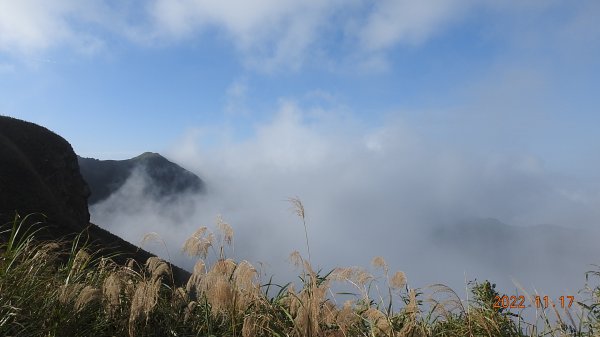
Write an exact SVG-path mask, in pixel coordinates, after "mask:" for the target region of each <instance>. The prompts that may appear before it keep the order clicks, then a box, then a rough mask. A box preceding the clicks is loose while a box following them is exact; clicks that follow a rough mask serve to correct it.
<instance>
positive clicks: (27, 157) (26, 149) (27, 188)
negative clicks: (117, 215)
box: [0, 116, 189, 282]
mask: <svg viewBox="0 0 600 337" xmlns="http://www.w3.org/2000/svg"><path fill="white" fill-rule="evenodd" d="M159 161H160V159H159ZM148 167H152V165H149V166H148ZM157 172H158V173H156V175H157V176H158V177H162V176H161V174H163V175H164V177H165V178H164V180H166V181H168V178H169V173H168V172H167V173H162V172H161V171H160V170H157ZM89 195H90V190H89V188H88V185H87V184H86V183H85V181H84V180H83V178H82V176H81V173H80V171H79V164H78V161H77V156H76V155H75V152H73V148H72V147H71V145H70V144H69V143H68V142H67V141H66V140H65V139H63V138H62V137H60V136H58V135H57V134H55V133H53V132H52V131H50V130H48V129H46V128H44V127H41V126H39V125H36V124H33V123H29V122H25V121H22V120H19V119H15V118H11V117H5V116H0V225H5V224H7V223H8V222H9V221H11V220H12V219H13V218H14V216H15V212H18V213H19V214H21V215H26V214H29V213H34V212H35V213H41V214H44V215H45V216H46V217H47V221H46V222H45V223H44V224H43V226H44V230H43V231H42V232H40V233H39V235H38V238H42V239H51V240H54V239H62V238H69V237H73V236H74V235H76V234H79V233H84V235H85V236H88V237H89V239H90V242H91V243H92V244H93V245H94V246H95V247H101V248H102V249H103V251H104V252H105V253H106V254H111V253H114V252H119V253H123V255H121V256H119V257H118V258H116V260H117V261H118V262H124V261H125V259H126V258H128V257H133V258H134V259H136V260H137V261H138V262H140V263H144V262H145V261H146V259H147V258H148V257H150V256H152V255H151V254H150V253H148V252H146V251H144V250H141V249H138V247H136V246H134V245H132V244H130V243H128V242H126V241H124V240H123V239H121V238H119V237H117V236H116V235H113V234H111V233H109V232H108V231H106V230H104V229H102V228H100V227H98V226H96V225H94V224H92V223H90V222H89V219H90V215H89V211H88V204H87V199H88V196H89ZM38 220H43V217H41V216H37V217H35V219H33V218H32V221H30V222H29V225H30V226H31V225H33V224H35V221H38ZM0 239H2V238H0ZM173 272H174V276H175V279H176V280H178V281H180V282H183V281H184V280H187V278H188V277H189V273H188V272H186V271H185V270H183V269H181V268H178V267H176V266H173Z"/></svg>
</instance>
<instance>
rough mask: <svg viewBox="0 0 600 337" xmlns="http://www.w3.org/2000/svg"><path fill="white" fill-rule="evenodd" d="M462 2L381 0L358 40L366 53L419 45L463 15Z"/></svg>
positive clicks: (466, 2) (376, 4)
mask: <svg viewBox="0 0 600 337" xmlns="http://www.w3.org/2000/svg"><path fill="white" fill-rule="evenodd" d="M469 5H470V3H469V2H468V1H463V0H437V1H411V0H383V1H378V2H376V3H375V5H374V8H373V10H372V11H371V12H370V13H369V15H368V18H367V20H366V25H365V26H364V27H363V28H362V30H361V31H360V39H361V42H362V44H363V46H364V47H365V49H367V50H382V49H387V48H389V47H392V46H394V45H396V44H397V43H400V42H405V43H419V42H422V41H424V40H426V39H427V38H429V37H430V36H431V35H432V34H433V33H436V32H437V31H438V30H440V29H441V28H443V27H444V25H445V24H447V23H449V22H450V21H451V20H454V19H456V17H457V16H458V15H460V14H462V11H463V10H464V9H465V7H468V6H469Z"/></svg>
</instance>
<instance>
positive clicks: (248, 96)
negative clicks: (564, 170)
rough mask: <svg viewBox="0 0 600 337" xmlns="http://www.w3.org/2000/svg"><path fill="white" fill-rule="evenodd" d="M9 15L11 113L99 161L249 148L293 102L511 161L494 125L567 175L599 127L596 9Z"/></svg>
mask: <svg viewBox="0 0 600 337" xmlns="http://www.w3.org/2000/svg"><path fill="white" fill-rule="evenodd" d="M0 9H1V13H2V14H0V92H1V94H0V95H1V96H0V113H3V114H6V115H11V116H15V117H21V118H24V119H28V120H31V121H34V122H38V123H41V124H43V125H46V126H48V127H49V128H51V129H53V130H55V131H57V132H58V133H60V134H61V135H63V136H64V137H66V138H67V139H68V140H69V141H71V143H72V144H73V146H74V147H75V149H76V150H77V151H78V152H80V153H81V154H83V155H88V156H97V157H106V158H108V157H111V158H112V157H119V158H121V157H127V156H131V155H135V154H136V153H138V152H143V151H145V150H153V151H161V150H164V149H165V147H167V146H168V145H169V144H172V143H174V142H175V141H176V139H177V137H178V135H180V134H182V133H183V132H185V131H186V129H188V128H190V127H194V126H205V125H220V126H223V125H228V126H229V127H231V128H233V130H235V131H233V133H234V134H235V135H236V136H239V137H244V135H247V134H248V133H252V127H251V125H252V124H253V123H260V122H263V121H265V120H269V119H270V118H272V116H273V115H275V114H276V113H277V106H278V102H279V101H280V100H282V99H285V100H294V101H297V102H298V104H304V105H306V106H324V107H325V108H332V107H333V108H340V109H343V110H344V112H345V113H347V114H350V115H352V116H354V117H355V118H358V119H360V120H362V121H363V122H364V123H365V125H366V126H377V125H381V123H384V116H386V115H390V114H392V115H396V116H400V118H402V119H404V120H406V121H407V122H409V123H413V124H415V127H419V128H422V129H423V130H424V132H431V133H435V134H434V135H432V136H435V135H438V136H440V137H446V136H449V137H452V138H454V134H455V133H457V132H458V133H459V134H460V137H459V138H462V137H464V138H465V139H463V142H464V143H470V142H471V140H472V139H473V137H478V138H480V141H479V142H481V141H483V142H484V143H485V144H488V145H490V146H493V147H498V149H499V150H502V148H504V147H506V146H508V145H506V144H501V142H502V140H501V139H502V138H504V137H503V136H498V137H497V138H496V136H495V135H493V134H494V133H495V132H492V134H490V133H489V132H488V131H489V130H487V129H488V128H490V127H492V126H493V127H497V128H499V131H498V133H500V134H502V135H507V136H508V137H509V138H513V139H514V138H515V136H517V138H519V142H520V144H517V146H521V147H525V148H530V149H531V150H532V151H535V152H536V153H538V154H539V155H541V156H549V158H548V160H550V161H558V160H560V159H557V158H550V157H552V156H553V155H552V154H550V152H552V151H554V150H559V151H560V152H563V153H564V155H565V156H572V155H573V154H572V153H570V152H572V151H571V147H574V148H578V149H580V150H579V151H581V149H582V148H586V147H588V148H589V147H591V144H590V143H591V142H592V141H593V140H594V139H593V137H594V135H593V133H594V130H593V129H590V125H593V124H595V123H597V122H598V118H597V117H596V115H597V114H596V110H597V108H598V106H599V104H598V103H599V102H598V97H597V95H595V88H596V87H597V85H598V83H597V82H598V79H597V76H596V74H597V73H598V63H599V62H598V61H597V60H598V59H600V58H598V57H597V56H598V51H599V48H598V46H599V36H600V29H599V28H598V25H597V24H594V23H593V18H594V15H595V14H597V13H598V10H599V9H598V5H597V4H595V2H593V1H581V2H577V3H575V4H574V3H573V2H564V1H537V2H536V1H533V2H528V3H527V4H523V3H522V2H519V1H512V2H511V1H508V2H506V1H486V2H473V1H463V0H455V1H434V2H430V3H424V4H418V3H416V2H411V1H379V2H374V3H373V2H370V1H360V0H355V1H345V2H340V1H335V0H329V1H308V2H305V3H304V4H301V3H300V2H294V1H258V2H249V3H248V4H244V3H242V2H236V1H230V2H222V3H221V2H217V1H203V2H193V1H172V2H169V1H158V0H155V1H150V2H144V3H140V2H135V1H127V2H120V3H114V2H108V1H91V2H87V3H86V4H79V3H78V2H76V1H67V0H61V1H56V2H53V3H52V4H50V3H41V2H38V1H19V2H14V1H2V2H1V3H0ZM236 89H237V90H236ZM500 120H501V122H500V123H497V121H500ZM567 126H568V128H567ZM430 127H431V128H430ZM463 129H467V130H463ZM472 129H475V130H472ZM430 130H439V132H434V131H430ZM477 130H478V131H477ZM524 130H527V131H526V132H525V131H524ZM465 131H466V133H465ZM524 133H525V134H524ZM559 134H561V135H562V136H561V138H562V139H561V142H560V144H558V143H559V142H557V141H556V139H555V138H556V136H557V135H559ZM498 138H500V139H498ZM540 139H541V140H540ZM561 144H562V145H561ZM460 146H462V145H460ZM549 149H552V151H550V150H549ZM568 152H569V153H568ZM582 155H583V154H582ZM589 155H591V153H587V154H585V155H584V156H582V157H585V156H589ZM579 159H582V160H583V159H584V158H579Z"/></svg>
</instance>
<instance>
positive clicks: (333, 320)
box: [0, 199, 600, 337]
mask: <svg viewBox="0 0 600 337" xmlns="http://www.w3.org/2000/svg"><path fill="white" fill-rule="evenodd" d="M291 201H292V205H293V206H294V207H295V210H296V214H297V215H298V216H299V217H300V218H301V220H302V222H303V224H304V226H305V229H306V223H305V222H304V208H303V206H302V203H301V202H300V200H297V199H292V200H291ZM23 221H24V219H23V218H18V217H15V220H14V221H13V222H12V223H9V224H6V225H5V226H4V227H3V230H4V234H5V235H6V237H7V238H8V239H7V240H6V241H5V242H3V243H2V244H1V246H0V335H2V336H243V337H250V336H336V337H337V336H339V337H346V336H365V337H367V336H373V337H374V336H399V337H400V336H402V337H404V336H414V337H417V336H419V337H421V336H423V337H424V336H447V337H454V336H490V337H492V336H493V337H500V336H532V337H534V336H535V337H537V336H540V337H541V336H597V335H598V331H599V329H600V313H599V311H598V303H599V299H598V295H599V293H600V288H598V287H589V286H588V287H587V288H585V289H583V292H582V294H586V298H587V299H586V301H585V302H576V303H574V304H573V306H572V307H571V308H570V309H569V310H556V309H554V310H550V309H547V310H536V311H535V312H536V317H535V318H534V321H529V322H527V321H525V319H524V318H522V317H520V316H519V315H518V312H515V311H511V310H506V309H502V308H500V309H498V308H494V303H495V296H496V295H498V293H497V292H496V290H495V288H494V285H493V284H491V283H490V282H488V281H485V282H481V283H472V284H470V285H469V287H470V289H469V290H470V295H469V297H468V298H467V299H461V298H459V297H458V296H457V295H456V293H454V292H453V291H452V289H449V288H447V287H444V286H443V285H437V286H433V287H431V288H429V289H428V291H429V293H430V294H429V295H426V290H425V289H414V288H411V287H410V286H409V285H408V284H407V282H406V276H405V275H404V273H403V272H401V271H392V270H389V268H388V265H387V263H386V261H385V260H384V258H382V257H375V258H373V260H372V264H373V266H372V267H371V268H370V270H375V271H377V272H376V273H372V272H368V271H367V269H364V268H358V267H350V268H338V269H335V270H332V271H329V272H328V273H326V274H323V273H321V272H317V271H315V270H314V269H313V266H312V265H311V262H310V257H309V256H308V257H303V256H301V254H299V253H298V252H294V253H292V254H291V256H290V260H291V261H292V263H294V264H295V265H296V266H297V267H298V270H299V280H301V282H294V281H293V280H292V281H291V282H290V283H288V284H283V285H277V284H273V283H271V282H270V281H269V280H261V279H260V277H259V273H258V272H257V270H256V269H255V267H254V266H253V265H251V264H250V263H249V262H248V261H234V260H232V259H230V258H228V257H227V254H226V252H228V251H229V249H230V247H231V246H232V245H233V243H234V240H233V239H234V236H233V235H234V233H233V229H232V227H231V226H230V225H229V224H227V223H226V222H225V221H224V220H223V219H222V218H218V220H217V224H216V230H215V232H212V231H211V230H210V229H209V228H206V227H202V228H200V229H198V230H197V231H196V232H195V233H193V234H192V235H191V236H190V238H189V239H188V240H187V241H186V242H185V244H184V245H183V248H182V249H183V251H184V252H185V253H186V254H189V255H190V256H192V257H194V258H196V259H197V262H196V264H195V267H194V270H193V273H192V275H191V277H190V278H189V280H188V281H187V283H186V284H181V285H177V284H176V282H175V281H174V279H173V277H172V273H171V270H170V267H169V264H167V263H166V262H165V261H163V260H161V259H160V258H158V257H151V258H149V259H148V260H147V261H146V263H145V264H144V265H139V264H137V263H135V262H134V261H133V260H130V261H129V262H128V263H126V264H123V265H120V264H117V263H116V262H114V261H113V260H112V259H111V257H110V256H109V257H106V256H100V254H99V253H98V252H95V251H93V250H91V249H90V247H89V246H88V245H87V244H86V243H85V242H83V240H82V239H81V238H80V237H78V238H77V239H75V240H74V241H72V242H66V241H38V240H35V236H36V233H35V232H32V231H26V230H25V229H24V228H21V226H20V224H21V222H23ZM147 239H148V240H152V239H155V238H154V237H153V236H152V235H149V236H148V238H147ZM306 244H307V250H308V251H310V250H309V249H308V248H309V247H308V245H309V241H308V235H307V241H306ZM594 274H595V273H591V274H590V275H591V276H596V275H594ZM582 276H583V275H582ZM589 281H590V282H591V281H592V278H590V280H589ZM336 283H340V284H342V285H344V286H347V287H350V288H351V289H354V291H353V296H351V298H353V300H347V301H345V302H343V303H339V302H338V300H337V298H338V297H340V294H339V293H335V291H333V289H334V288H335V287H334V285H335V284H336ZM344 295H348V294H347V293H345V294H344ZM346 297H347V296H346ZM527 304H528V305H529V306H532V305H533V303H532V302H530V303H527ZM529 309H531V310H535V309H532V308H531V307H529V308H528V310H529Z"/></svg>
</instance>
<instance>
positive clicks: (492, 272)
mask: <svg viewBox="0 0 600 337" xmlns="http://www.w3.org/2000/svg"><path fill="white" fill-rule="evenodd" d="M398 116H401V114H397V115H394V116H390V117H389V118H388V119H386V120H385V123H383V124H382V125H380V126H374V127H372V128H365V127H364V125H363V124H362V122H361V121H360V120H358V119H356V118H352V117H350V116H348V115H346V114H344V113H342V112H339V111H336V110H335V109H324V108H322V107H319V106H309V107H305V106H302V105H301V104H299V103H297V102H293V101H282V102H281V104H280V107H279V109H278V111H277V113H276V114H274V117H273V118H272V119H271V120H269V121H266V122H263V123H259V124H256V125H255V126H254V133H253V134H251V135H249V136H248V137H246V138H243V139H234V138H231V137H230V136H229V135H228V134H227V133H226V132H223V131H221V130H223V126H214V127H205V128H191V129H189V130H188V132H187V133H186V134H185V135H183V136H182V137H181V140H180V142H178V143H177V144H174V145H173V146H172V148H171V149H170V150H169V151H167V152H166V153H165V155H166V156H167V157H169V158H171V159H172V160H173V161H175V162H177V163H178V164H180V165H182V166H183V167H186V168H188V169H190V170H192V171H193V172H195V173H197V174H198V175H199V176H200V177H202V179H204V180H205V181H206V183H207V186H208V192H207V194H206V195H196V196H184V197H182V198H181V199H180V200H179V201H178V202H175V203H171V204H168V205H164V204H161V203H159V202H156V201H153V200H148V199H147V198H144V196H143V195H142V194H141V193H140V192H139V191H141V190H140V187H139V186H143V179H141V178H140V177H134V178H132V179H130V181H129V182H128V184H127V185H126V187H124V188H123V189H122V190H121V191H120V192H119V193H118V194H116V195H114V196H113V197H112V198H110V199H109V200H107V201H106V202H104V203H102V204H100V205H98V206H96V207H95V208H93V209H92V210H91V213H92V220H93V221H94V222H96V223H98V224H100V225H102V226H105V227H107V228H108V229H109V230H111V231H113V232H114V233H115V234H118V235H122V236H123V237H125V238H126V239H128V240H130V241H132V242H137V243H139V242H140V240H141V238H142V237H143V235H144V234H145V233H149V232H157V233H159V234H160V235H161V236H162V237H163V238H164V239H165V241H166V243H167V246H168V247H169V249H170V252H169V256H170V257H171V258H172V259H173V260H174V261H176V262H177V263H180V264H182V265H183V266H187V267H190V266H191V263H192V261H189V260H186V259H185V258H184V257H182V256H181V255H180V254H179V252H178V251H177V248H178V247H180V246H181V244H182V243H183V242H184V241H185V238H187V236H188V235H190V234H191V233H193V232H194V230H195V229H196V228H198V227H199V226H201V225H206V226H209V227H210V226H212V227H213V228H214V224H215V219H216V216H217V215H219V214H220V215H222V216H223V217H224V219H225V220H226V221H227V222H229V223H230V224H231V225H232V226H233V227H234V229H235V231H236V236H235V238H236V239H235V252H234V254H235V256H236V257H237V258H241V259H248V260H250V261H251V262H257V261H261V262H263V263H266V264H267V265H269V266H270V267H268V268H267V271H268V273H269V274H270V273H274V274H276V275H277V277H278V278H280V279H282V280H284V281H288V280H292V279H293V278H294V277H293V276H292V275H296V274H294V273H293V272H292V271H291V267H290V266H289V264H288V262H287V261H286V260H287V256H288V254H289V253H291V252H292V251H293V250H299V251H301V252H302V253H303V254H304V255H306V250H305V238H304V229H303V226H302V223H301V221H300V219H298V218H297V217H296V216H295V215H294V214H293V212H291V210H290V204H289V203H287V202H286V201H285V200H286V199H287V198H288V197H294V196H298V197H300V198H301V200H302V201H303V202H304V206H305V209H306V217H307V218H306V220H307V225H308V236H309V242H310V248H311V253H312V258H313V263H314V264H316V265H317V266H319V267H322V268H323V269H324V270H329V269H331V268H333V267H336V266H352V265H358V266H368V265H369V263H370V261H371V259H372V258H373V257H374V256H378V255H381V256H383V257H385V258H386V259H387V261H388V263H389V264H390V266H391V268H392V269H398V270H403V271H404V272H406V273H407V276H408V280H409V283H410V284H411V285H412V286H414V287H424V286H426V285H428V284H432V283H438V282H442V283H446V284H448V285H450V286H452V287H454V288H455V289H456V290H457V291H461V289H464V287H465V280H472V279H474V278H478V279H479V280H482V279H485V278H489V279H491V280H493V281H495V282H497V283H499V285H500V287H501V289H502V290H503V291H507V292H508V291H513V290H514V289H515V286H514V285H513V283H512V279H515V280H518V281H519V282H520V283H521V284H523V286H524V287H525V288H526V289H527V290H528V291H532V290H533V289H534V288H533V287H535V289H538V290H540V291H545V292H548V293H554V294H560V292H562V293H564V292H565V291H567V290H569V291H571V292H573V293H574V292H575V291H576V290H578V289H579V288H580V287H581V286H583V283H584V274H583V273H584V272H585V271H587V270H588V269H590V264H592V263H596V262H597V259H596V258H595V257H597V255H595V256H591V255H586V254H587V253H589V250H585V252H586V253H585V254H584V253H581V251H580V250H578V248H577V249H576V247H569V246H560V243H558V246H556V245H557V243H551V244H550V243H548V242H537V241H536V237H535V235H534V236H533V237H532V238H531V244H530V245H528V246H525V245H524V246H515V245H511V244H510V243H502V242H499V244H498V246H497V247H489V249H494V250H495V252H492V253H491V254H487V255H485V256H483V255H482V256H469V255H465V253H464V252H461V251H460V249H447V248H444V247H441V246H439V245H438V244H436V243H435V241H434V240H433V239H432V235H433V233H435V230H436V228H438V227H439V226H446V227H447V226H452V225H454V224H456V223H460V222H461V221H464V220H465V219H469V218H471V219H472V218H487V217H491V218H496V219H499V220H501V221H503V222H505V223H508V224H511V225H518V226H528V225H536V224H555V225H560V226H566V227H568V228H573V229H574V230H576V229H577V228H580V227H587V228H593V227H594V226H597V224H598V220H599V219H600V211H599V210H598V208H597V207H595V205H597V204H598V202H599V201H600V196H599V195H598V194H597V191H595V190H594V189H592V188H586V182H585V181H573V180H572V179H567V178H565V177H562V176H561V175H558V174H556V173H555V172H552V170H550V169H548V168H546V167H545V165H544V161H543V160H542V159H540V158H538V157H536V156H535V155H532V154H528V153H522V154H518V155H515V154H506V153H502V152H499V151H498V152H491V153H490V152H482V151H478V150H477V147H472V148H469V147H464V146H463V145H462V144H459V145H457V144H454V143H453V141H452V140H447V141H444V142H440V141H439V140H437V139H436V138H434V137H432V136H431V135H430V134H427V133H424V132H422V131H419V130H420V129H419V128H417V127H415V126H414V125H413V124H411V123H408V122H406V121H404V120H403V119H402V118H400V117H398ZM140 179H141V180H140ZM460 244H461V243H460V242H458V246H460ZM580 244H581V245H582V247H588V246H586V245H591V243H590V242H580ZM589 247H595V245H594V246H589ZM148 248H152V247H148ZM505 249H511V250H512V251H511V252H510V254H506V251H504V250H505ZM590 249H592V248H590ZM154 250H155V252H156V253H159V254H163V256H165V252H164V248H162V246H156V247H154ZM533 251H535V252H536V254H539V256H542V257H543V261H542V260H540V261H539V263H536V264H535V265H525V263H530V262H531V261H530V260H529V259H526V258H525V257H527V256H528V255H530V254H531V253H532V252H533ZM595 252H598V250H597V249H596V250H595ZM505 255H506V256H508V255H510V256H512V258H510V259H509V260H507V261H506V263H503V264H502V265H494V263H495V262H494V261H497V259H496V258H495V256H505ZM486 256H491V257H494V258H491V259H486ZM520 256H522V257H524V259H523V260H522V261H521V260H520V259H519V257H520ZM536 256H538V255H536ZM500 260H502V259H500ZM525 261H528V262H525ZM557 270H561V271H562V272H561V273H559V274H560V275H558V276H557V272H556V271H557Z"/></svg>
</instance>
